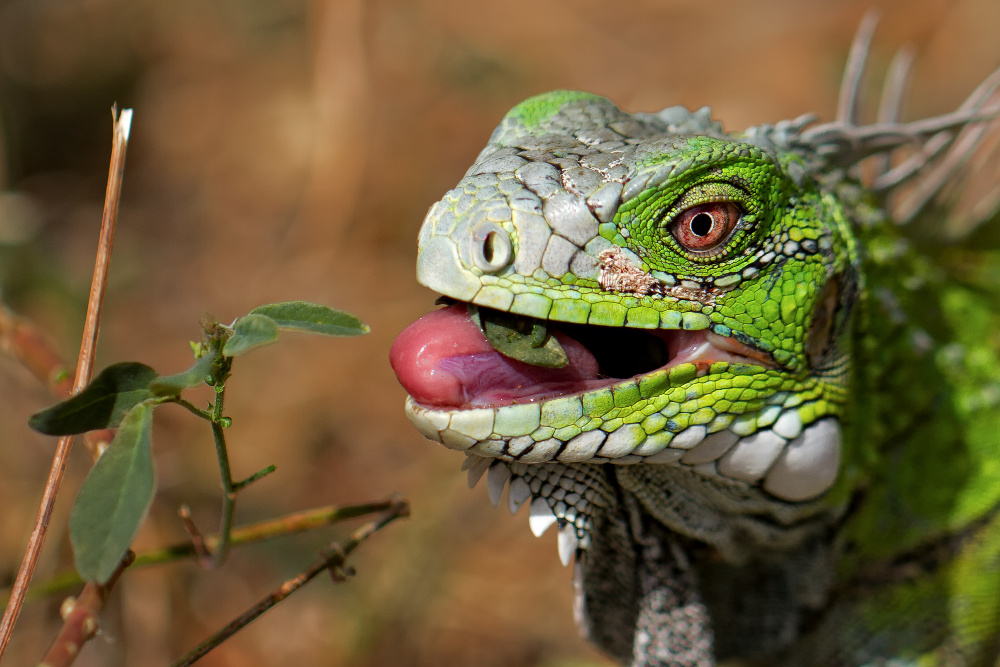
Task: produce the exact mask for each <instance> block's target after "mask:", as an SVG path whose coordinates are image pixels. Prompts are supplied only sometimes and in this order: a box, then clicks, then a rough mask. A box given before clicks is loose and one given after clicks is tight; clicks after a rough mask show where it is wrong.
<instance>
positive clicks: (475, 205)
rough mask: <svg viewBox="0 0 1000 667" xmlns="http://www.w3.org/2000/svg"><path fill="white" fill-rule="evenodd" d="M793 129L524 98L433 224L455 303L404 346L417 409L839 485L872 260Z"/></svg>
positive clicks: (592, 452)
mask: <svg viewBox="0 0 1000 667" xmlns="http://www.w3.org/2000/svg"><path fill="white" fill-rule="evenodd" d="M789 128H791V129H793V130H797V129H798V128H797V127H792V126H789V127H786V128H783V129H784V130H785V131H786V132H787V131H789ZM774 134H775V132H774V128H757V129H755V130H751V131H750V132H747V133H745V134H742V135H727V134H725V133H723V132H722V129H721V126H720V125H719V124H718V123H716V122H713V121H712V120H711V119H710V116H709V113H708V109H702V110H699V111H698V112H695V113H690V112H688V111H687V110H685V109H682V108H679V107H674V108H670V109H666V110H664V111H662V112H660V113H658V114H655V115H652V114H628V113H625V112H623V111H621V110H620V109H618V108H617V107H616V106H614V105H613V104H612V103H611V102H610V101H608V100H606V99H604V98H601V97H596V96H593V95H588V94H584V93H576V92H554V93H549V94H545V95H540V96H538V97H534V98H531V99H529V100H527V101H525V102H523V103H521V104H520V105H518V106H517V107H515V108H514V109H513V110H512V111H511V112H510V113H508V114H507V116H506V117H505V118H504V119H503V121H502V122H501V124H500V126H499V127H498V128H497V130H496V131H495V132H494V134H493V136H492V138H491V139H490V142H489V145H488V146H487V147H486V149H485V150H484V151H483V152H482V153H481V155H480V156H479V158H478V160H477V161H476V164H475V165H473V167H472V168H471V169H470V170H469V172H468V173H467V174H466V176H465V178H464V179H463V180H462V181H461V182H460V183H459V184H458V186H457V187H456V188H455V189H454V190H452V191H451V192H449V193H448V194H447V195H445V197H444V198H443V199H442V200H441V201H440V202H438V203H437V204H435V205H434V206H433V207H432V208H431V210H430V212H429V213H428V215H427V219H426V220H425V221H424V225H423V228H422V229H421V232H420V241H419V254H418V258H417V276H418V280H419V281H420V282H421V283H423V284H424V285H426V286H428V287H430V288H431V289H433V290H435V291H438V292H440V293H441V294H442V295H444V296H445V297H447V298H448V303H449V304H450V305H447V306H446V307H445V308H444V309H442V310H439V311H437V312H434V313H431V314H430V315H428V316H426V317H425V318H423V319H421V320H420V321H418V322H417V323H415V324H414V325H412V326H411V327H410V328H409V329H407V330H406V331H405V332H404V333H403V334H402V335H401V336H400V337H399V339H398V340H397V341H396V343H395V345H394V347H393V350H392V361H393V366H394V368H395V369H396V372H397V374H398V376H399V378H400V381H401V382H402V384H403V386H404V387H405V388H406V389H407V391H408V393H409V394H410V397H409V399H408V400H407V414H408V415H409V417H410V419H411V420H412V421H413V422H414V424H415V425H416V426H417V428H418V429H420V431H421V432H422V433H423V434H424V435H425V436H427V437H429V438H431V439H434V440H437V441H439V442H442V443H444V444H445V445H447V446H449V447H452V448H455V449H460V450H463V451H465V452H467V453H468V454H471V455H476V456H479V457H486V458H487V459H500V460H503V461H509V462H516V463H522V464H528V463H531V464H536V463H544V462H563V463H570V462H572V463H591V464H597V463H601V464H603V463H611V464H617V465H623V466H625V465H658V466H672V467H674V468H676V469H677V470H678V471H683V473H686V474H690V475H696V476H699V477H700V478H704V479H706V480H709V483H711V484H717V485H718V486H719V488H720V489H724V490H729V489H733V488H739V493H741V494H743V493H750V494H753V495H756V496H759V498H760V500H761V502H764V503H767V502H768V501H769V500H771V499H774V500H777V501H780V502H781V503H782V504H786V503H788V502H793V503H801V502H806V501H812V500H814V499H816V498H819V497H821V496H822V495H823V494H824V493H825V492H826V491H828V490H829V489H830V488H831V487H832V486H833V484H834V482H835V480H836V479H837V476H838V471H839V469H840V461H841V458H842V457H841V426H840V419H841V415H842V411H843V407H844V400H845V395H846V388H847V383H848V381H849V339H850V337H849V335H848V332H849V329H850V322H851V314H852V310H853V304H854V302H855V300H856V296H857V286H858V284H859V280H860V277H859V274H858V267H857V261H856V252H855V243H854V240H853V237H852V233H851V230H850V226H849V224H848V223H847V220H846V217H845V213H844V211H843V210H841V207H840V205H839V204H838V202H837V201H836V200H835V199H834V198H831V197H826V196H824V195H823V194H822V192H821V190H820V188H819V187H818V186H817V183H816V182H815V181H814V179H813V178H812V177H811V176H810V175H809V172H808V168H807V164H806V161H805V160H804V159H803V156H802V155H800V154H799V153H796V152H794V151H792V150H790V149H788V148H787V147H786V148H785V150H781V149H779V147H778V146H776V144H775V142H774V140H773V135H774ZM484 332H485V335H484ZM480 467H481V466H480ZM503 481H506V478H504V479H503V480H501V483H500V484H501V488H502V482H503ZM726 492H728V491H726ZM522 496H523V494H522ZM521 500H522V501H523V500H524V498H523V497H522V498H521Z"/></svg>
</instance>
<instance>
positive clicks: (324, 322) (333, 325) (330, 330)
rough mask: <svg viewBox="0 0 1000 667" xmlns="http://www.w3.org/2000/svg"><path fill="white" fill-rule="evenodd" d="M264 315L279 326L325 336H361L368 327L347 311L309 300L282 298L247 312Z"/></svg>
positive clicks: (367, 330)
mask: <svg viewBox="0 0 1000 667" xmlns="http://www.w3.org/2000/svg"><path fill="white" fill-rule="evenodd" d="M250 313H251V314H254V315H267V316H268V317H270V318H271V319H272V320H274V321H275V322H276V323H277V325H278V327H280V328H281V329H295V330H297V331H311V332H312V333H318V334H324V335H327V336H360V335H362V334H366V333H368V332H369V331H371V329H370V328H369V327H368V325H367V324H365V323H364V322H362V321H361V320H359V319H358V318H356V317H355V316H354V315H351V314H350V313H345V312H344V311H342V310H334V309H333V308H330V307H329V306H323V305H320V304H318V303H309V302H308V301H285V302H284V303H269V304H267V305H265V306H258V307H257V308H254V309H253V310H251V311H250Z"/></svg>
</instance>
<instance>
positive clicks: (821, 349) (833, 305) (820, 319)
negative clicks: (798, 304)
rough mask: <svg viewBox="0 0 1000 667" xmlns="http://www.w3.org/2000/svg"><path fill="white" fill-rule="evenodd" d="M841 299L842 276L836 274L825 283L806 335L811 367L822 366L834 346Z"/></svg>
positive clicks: (807, 352) (807, 353)
mask: <svg viewBox="0 0 1000 667" xmlns="http://www.w3.org/2000/svg"><path fill="white" fill-rule="evenodd" d="M839 301H840V277H839V276H834V277H832V278H830V280H828V281H827V282H826V284H825V285H823V289H822V290H820V293H819V298H817V299H816V305H815V306H814V307H813V314H812V323H811V324H810V325H809V333H808V334H807V336H806V356H807V357H808V359H809V367H810V368H816V367H817V366H822V365H823V360H824V358H825V357H826V355H827V353H828V352H829V351H830V350H831V349H832V348H833V345H834V341H835V340H836V338H837V336H836V334H837V332H836V331H835V328H834V315H835V314H836V312H837V305H838V302H839Z"/></svg>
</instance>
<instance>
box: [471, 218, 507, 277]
mask: <svg viewBox="0 0 1000 667" xmlns="http://www.w3.org/2000/svg"><path fill="white" fill-rule="evenodd" d="M471 245H472V248H471V250H472V253H471V255H472V260H473V262H474V263H475V265H476V267H478V268H479V269H482V270H483V272H485V273H496V272H497V271H500V270H501V269H503V268H504V267H506V266H507V265H508V264H510V262H511V259H512V256H513V248H512V247H511V242H510V237H509V236H508V235H507V233H506V232H505V231H503V229H501V228H500V227H499V225H496V224H489V223H488V224H485V225H482V226H481V227H479V228H478V229H476V230H475V231H474V232H473V235H472V244H471Z"/></svg>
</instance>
